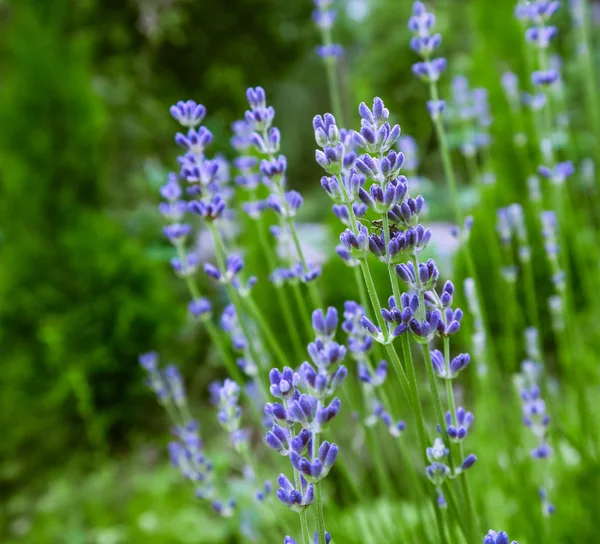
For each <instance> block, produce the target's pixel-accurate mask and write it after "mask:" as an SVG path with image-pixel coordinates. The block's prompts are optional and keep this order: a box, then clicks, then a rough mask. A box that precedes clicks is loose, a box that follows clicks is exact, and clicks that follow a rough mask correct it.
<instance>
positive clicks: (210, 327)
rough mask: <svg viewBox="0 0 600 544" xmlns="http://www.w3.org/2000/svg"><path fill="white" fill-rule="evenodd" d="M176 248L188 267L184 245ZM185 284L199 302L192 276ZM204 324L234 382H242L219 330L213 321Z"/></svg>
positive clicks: (196, 287) (182, 262) (198, 292)
mask: <svg viewBox="0 0 600 544" xmlns="http://www.w3.org/2000/svg"><path fill="white" fill-rule="evenodd" d="M175 248H176V249H177V255H178V257H179V260H180V261H181V264H182V265H183V267H184V268H185V267H186V266H187V262H186V261H187V258H186V255H185V250H184V248H183V245H182V244H176V245H175ZM185 282H186V285H187V288H188V291H189V293H190V296H191V297H192V300H198V299H199V298H200V290H199V289H198V286H197V285H196V282H195V281H194V280H193V278H192V277H191V276H186V277H185ZM202 322H203V324H204V326H205V327H206V332H207V333H208V335H209V336H210V339H211V341H212V343H213V345H214V346H215V347H216V348H217V351H218V352H219V355H220V356H221V360H222V361H223V364H224V365H225V367H226V368H227V372H228V373H229V375H230V376H231V377H232V378H233V379H234V380H236V381H241V379H242V375H241V373H240V370H239V368H238V367H237V365H236V364H235V361H234V360H233V358H232V357H231V354H230V353H229V351H228V350H227V348H226V347H225V345H224V343H223V339H222V337H221V334H220V332H219V330H218V329H217V328H216V327H215V325H214V323H213V322H212V321H210V319H205V320H202Z"/></svg>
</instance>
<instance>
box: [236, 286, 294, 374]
mask: <svg viewBox="0 0 600 544" xmlns="http://www.w3.org/2000/svg"><path fill="white" fill-rule="evenodd" d="M243 300H244V302H245V306H246V308H247V309H248V310H249V311H250V313H251V314H252V316H253V317H254V319H255V320H256V322H257V323H258V326H259V327H260V329H261V330H262V332H263V334H264V335H265V338H266V339H267V342H268V343H269V345H270V346H271V349H272V350H273V352H274V353H275V357H276V358H277V360H278V361H279V364H280V365H281V366H286V365H287V364H288V363H289V358H288V357H287V356H286V355H285V353H284V352H283V349H282V347H281V346H280V345H279V342H278V341H277V339H276V338H275V335H274V334H273V331H272V330H271V327H270V326H269V324H268V323H267V321H266V319H265V317H264V316H263V315H262V312H261V311H260V309H259V307H258V306H257V305H256V303H255V302H254V300H253V299H252V298H251V297H250V296H248V297H245V298H244V299H243ZM264 362H266V361H264ZM260 363H261V361H257V364H260Z"/></svg>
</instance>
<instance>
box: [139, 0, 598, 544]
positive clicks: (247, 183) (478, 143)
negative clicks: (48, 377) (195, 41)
mask: <svg viewBox="0 0 600 544" xmlns="http://www.w3.org/2000/svg"><path fill="white" fill-rule="evenodd" d="M314 3H315V11H314V14H313V19H314V23H315V25H316V26H317V28H318V30H319V32H320V35H321V38H322V40H321V43H320V45H319V46H318V47H317V53H318V55H319V56H320V57H321V58H322V60H323V64H324V68H325V73H326V76H327V82H328V87H329V92H330V102H331V109H332V112H333V113H329V112H327V113H322V114H320V115H316V116H315V117H314V119H313V120H312V126H313V131H314V139H315V142H316V151H315V160H316V163H317V164H318V166H319V167H320V168H321V169H322V177H321V179H320V185H321V187H322V189H323V191H324V192H322V193H321V198H323V199H325V198H329V199H330V200H331V206H332V208H331V209H332V212H333V217H335V219H336V221H338V223H337V224H338V225H339V228H338V234H339V243H338V244H337V247H336V248H335V255H332V256H331V258H332V259H340V260H341V262H343V263H344V264H345V265H346V268H345V269H344V272H339V277H338V278H336V279H337V281H339V282H344V283H345V284H347V285H348V289H349V290H350V291H352V292H353V293H354V297H353V298H352V299H351V300H347V301H345V303H344V306H343V310H342V308H339V309H338V308H336V307H334V306H331V305H329V306H328V305H327V304H326V301H328V293H327V292H326V290H324V289H323V288H322V283H321V281H322V279H323V277H324V276H326V275H327V268H328V266H329V265H330V262H329V260H328V259H329V256H327V257H325V258H322V254H323V253H325V248H326V246H327V244H325V243H324V242H323V241H319V244H318V247H316V248H314V247H311V246H312V245H314V241H313V242H310V241H308V240H306V239H304V238H303V227H304V225H303V223H302V220H301V219H302V206H303V197H302V195H301V194H300V193H299V192H298V191H296V190H294V189H292V188H291V184H292V183H293V180H290V179H288V171H287V160H286V157H285V156H284V155H283V154H281V150H280V147H281V142H282V140H283V139H285V137H286V135H285V134H282V133H281V132H280V130H279V129H278V128H277V126H276V124H275V119H276V112H275V109H274V108H273V106H271V105H270V104H269V101H268V95H267V92H266V91H265V89H263V88H262V87H260V86H257V87H252V88H249V89H248V90H247V92H246V98H247V102H248V109H247V110H246V111H245V113H244V115H243V117H242V118H241V119H240V120H239V121H237V122H236V123H234V125H233V127H232V131H233V137H232V138H231V145H232V148H233V150H234V151H235V158H233V160H232V161H230V162H228V161H227V159H226V158H224V157H223V156H220V155H215V154H213V153H211V145H212V144H213V134H212V133H211V131H210V130H209V129H208V128H207V127H206V126H205V125H204V124H203V123H204V121H205V118H206V117H207V116H209V115H210V112H207V108H205V106H204V105H201V104H199V103H197V102H195V101H193V100H187V101H181V102H178V103H177V104H175V105H173V106H172V107H171V110H170V113H171V115H172V117H173V118H174V119H175V120H176V121H177V122H178V123H179V124H180V125H181V132H178V133H177V134H176V136H175V142H176V143H177V144H178V145H179V146H180V148H181V149H182V154H181V155H180V156H179V157H178V163H179V165H178V168H179V170H178V172H177V173H171V174H169V176H168V179H167V181H166V183H165V184H164V185H163V186H162V187H161V189H160V195H161V197H162V202H161V203H160V204H159V212H160V214H161V215H162V217H163V218H164V221H165V226H164V229H163V232H164V235H165V237H166V238H167V239H168V241H169V242H170V243H171V244H172V246H173V248H174V257H173V259H172V261H171V264H172V268H173V270H174V272H175V273H176V274H177V275H178V276H179V277H181V279H182V280H183V282H184V283H185V284H186V286H187V289H188V292H189V300H188V302H187V303H188V309H189V314H190V316H191V317H192V318H193V319H194V320H197V322H198V323H199V324H200V325H201V326H202V327H203V328H204V329H205V330H206V333H207V335H208V338H209V339H210V341H211V343H212V345H213V346H214V350H215V354H216V357H218V360H219V362H220V365H221V369H222V377H223V379H222V381H220V382H216V383H214V384H213V385H212V386H211V388H210V398H211V402H212V404H213V406H214V412H211V411H207V410H204V411H202V412H201V413H199V414H197V415H194V414H192V413H191V409H190V407H189V405H188V398H187V396H186V392H185V387H184V379H183V377H182V375H181V373H180V372H179V370H178V369H177V367H176V366H174V365H167V366H164V367H163V366H161V364H160V360H159V359H160V358H159V355H158V354H157V353H155V352H148V353H145V354H143V355H141V356H140V363H141V365H142V366H143V368H144V369H145V371H146V372H147V383H148V384H149V386H150V387H151V388H152V390H153V391H154V392H155V394H156V396H157V399H158V401H159V403H160V404H161V405H162V406H163V407H164V408H165V410H166V411H167V413H168V415H169V417H170V419H171V420H172V423H173V435H174V437H173V440H172V442H171V443H170V444H169V448H168V450H169V456H170V459H171V463H172V464H173V465H174V467H175V468H176V469H177V470H178V471H180V473H181V475H182V477H183V479H184V480H187V481H188V482H189V483H190V484H191V488H192V489H191V490H190V501H192V500H194V495H195V497H196V499H197V500H198V501H199V502H200V504H199V505H198V508H203V507H204V505H207V507H210V508H212V510H213V511H214V516H215V518H216V519H219V518H230V523H232V526H233V527H234V532H235V533H236V534H237V539H238V540H239V541H240V542H241V541H243V542H247V541H253V542H254V541H256V542H267V541H268V542H276V541H281V540H283V541H284V543H287V544H291V543H294V542H298V543H301V544H310V543H312V542H315V543H318V544H327V543H329V542H330V541H332V542H379V541H382V540H386V541H390V542H391V541H407V542H418V543H427V542H436V543H437V542H441V543H462V542H467V543H474V542H481V541H483V542H484V543H486V544H505V543H506V544H508V542H509V537H508V535H507V533H506V532H505V531H508V532H509V533H510V535H511V536H512V537H514V538H517V539H518V540H519V542H521V544H523V543H526V542H531V543H533V542H541V541H543V542H564V541H567V540H568V539H569V538H568V536H567V535H566V534H564V533H563V534H561V533H560V532H559V531H557V526H558V527H565V526H566V525H568V523H567V524H566V525H565V523H561V524H559V525H557V522H556V519H557V518H561V517H563V518H564V519H567V520H568V519H570V518H572V516H574V515H579V514H574V512H575V511H576V509H577V508H576V507H575V506H574V505H573V504H572V503H573V501H575V502H577V496H576V495H571V494H574V493H575V491H573V490H574V489H576V486H575V483H574V474H576V473H577V474H584V473H585V471H586V470H592V468H591V467H593V466H597V462H598V455H599V454H600V451H599V443H598V440H599V435H598V424H597V417H595V413H594V407H595V397H596V395H597V387H598V370H597V365H596V364H595V363H594V360H595V358H594V357H595V353H596V352H597V346H596V338H595V335H594V332H597V331H595V327H596V325H595V324H596V323H597V318H596V317H595V315H596V312H597V311H598V309H599V304H600V296H599V291H598V289H597V286H596V283H597V280H598V270H599V265H600V260H599V257H600V255H599V253H598V245H597V243H596V240H597V232H596V231H597V223H598V220H599V216H598V202H597V199H593V201H591V202H586V200H587V199H588V197H587V196H586V195H588V194H589V192H590V186H591V185H592V184H597V183H599V182H600V178H599V177H598V176H597V175H596V171H595V165H596V161H597V160H598V156H597V155H598V153H597V150H598V149H599V147H598V142H599V141H600V131H599V127H600V123H599V119H598V107H597V101H598V99H597V96H596V92H595V84H594V82H595V81H596V79H595V74H594V65H593V63H592V61H591V59H590V52H589V44H588V39H589V24H590V23H589V17H588V16H587V11H588V10H589V6H587V5H586V4H585V3H584V2H583V0H574V1H572V2H571V3H570V5H569V6H568V7H569V8H570V10H571V15H572V26H573V31H572V34H573V39H574V40H576V42H577V51H578V56H577V58H575V59H570V60H569V62H571V60H572V61H573V62H578V63H580V64H581V75H582V76H583V78H584V80H585V82H586V85H585V90H586V107H587V108H588V115H589V121H590V128H591V132H593V133H594V135H593V136H592V135H591V136H590V137H591V138H596V140H595V142H596V143H595V144H594V146H592V147H591V149H593V150H595V151H596V156H591V157H585V158H584V160H581V158H582V157H581V153H582V146H576V145H575V144H574V142H573V140H572V138H571V134H570V126H569V115H570V111H571V110H570V108H571V104H569V102H568V100H567V93H566V91H565V89H566V88H567V87H568V85H569V82H568V80H567V79H566V78H564V77H563V74H562V72H561V66H560V62H559V60H558V59H557V58H556V56H555V55H554V54H553V53H552V48H553V43H554V40H555V39H556V37H557V35H558V33H559V31H558V28H557V26H554V23H553V21H554V20H555V18H556V17H557V12H558V10H559V8H561V7H562V8H563V9H564V8H565V6H561V4H560V3H559V2H557V1H549V0H534V1H531V2H519V3H518V5H516V6H515V17H516V20H517V21H518V23H519V24H521V25H522V30H523V32H522V39H523V40H525V41H526V44H527V46H526V51H527V58H526V59H525V62H526V64H527V66H528V69H529V72H530V79H529V80H526V81H522V82H519V80H518V78H517V76H516V75H515V74H514V73H512V72H510V71H505V72H504V73H502V74H500V73H499V74H498V78H499V79H501V82H502V87H503V89H504V91H505V97H504V100H505V104H504V107H505V111H508V112H509V116H510V122H511V126H512V127H513V135H512V136H513V137H512V139H511V141H510V142H508V145H510V146H512V147H514V151H515V154H516V155H517V156H518V158H519V161H520V172H521V176H522V180H521V191H520V194H519V199H518V200H519V201H518V202H510V201H507V198H506V191H505V188H504V183H503V179H502V177H501V176H500V175H499V174H498V171H497V166H498V165H497V161H496V160H495V159H494V153H495V147H496V146H497V145H499V144H498V142H497V141H495V139H494V137H493V130H492V129H493V123H494V115H495V112H494V111H493V109H492V106H491V104H490V101H489V97H488V92H487V91H486V89H484V88H477V87H475V88H472V87H471V86H470V83H469V81H468V80H467V78H466V77H465V76H463V75H456V76H455V77H454V78H453V80H452V83H451V91H450V92H449V93H447V95H446V94H445V93H444V91H443V89H442V88H441V87H440V81H441V80H442V78H443V77H444V75H445V72H446V71H448V70H449V67H450V66H451V65H452V59H449V60H447V59H446V58H445V57H442V56H439V55H441V54H442V52H443V47H444V45H443V40H442V36H441V34H440V33H438V32H436V18H435V15H434V13H433V12H432V11H431V10H430V8H429V7H428V6H426V5H425V4H423V3H422V2H420V1H417V2H415V3H414V5H413V8H412V15H411V16H410V19H409V20H408V21H407V23H408V28H409V30H410V33H411V35H412V38H411V39H410V42H409V43H406V55H411V56H412V57H413V58H414V61H415V62H414V64H413V66H412V71H413V73H414V75H415V76H416V77H417V78H418V79H420V80H422V82H423V93H424V96H425V95H426V96H425V98H424V99H423V104H422V105H423V108H426V111H427V112H428V117H429V122H430V124H431V127H432V131H433V133H434V135H435V139H436V142H437V147H438V151H439V154H440V158H441V164H442V169H443V178H444V179H443V180H440V183H439V184H438V186H437V190H438V191H439V192H442V193H443V195H444V197H443V200H444V202H445V203H446V206H447V208H448V210H449V215H450V216H451V217H452V220H453V227H452V229H451V234H452V237H453V240H454V246H455V249H454V252H453V255H452V259H451V262H450V265H448V264H446V265H445V266H442V265H441V264H438V263H439V262H441V261H439V260H438V262H436V257H437V255H438V254H443V253H444V245H445V244H447V243H448V240H447V238H446V239H441V238H440V234H439V232H436V229H435V228H434V226H433V225H431V224H430V221H429V219H428V216H427V214H428V210H429V205H428V200H427V199H426V198H425V197H424V196H422V195H421V194H420V188H421V187H422V186H423V185H424V184H423V180H422V179H421V178H420V176H419V168H420V165H421V164H422V163H423V162H425V161H427V160H428V159H429V156H428V154H427V153H428V152H426V153H425V154H423V156H422V157H421V161H419V160H418V158H417V149H416V144H415V142H414V140H412V139H411V138H410V137H407V136H404V135H401V128H400V125H399V124H397V123H394V122H393V119H395V118H396V117H400V118H401V117H402V112H393V111H389V110H388V108H387V107H386V106H385V105H384V102H383V101H382V100H381V99H380V98H378V97H375V98H373V99H372V100H369V103H368V104H367V103H365V102H361V103H360V104H359V105H358V107H357V109H356V110H355V111H356V113H355V114H354V115H352V116H351V117H350V116H348V117H347V118H346V117H345V116H344V113H345V112H344V108H343V104H344V100H343V95H342V92H341V84H340V72H341V60H342V59H343V56H344V49H343V48H342V47H341V46H340V45H338V44H336V43H334V42H333V40H332V35H333V31H334V30H335V28H334V23H335V21H336V12H335V11H334V9H333V5H332V4H333V1H332V0H314ZM440 9H443V8H441V7H440ZM579 107H581V106H579ZM308 122H309V120H308V119H307V123H308ZM501 143H502V142H501ZM503 145H504V143H503ZM586 151H587V150H586ZM578 161H579V164H580V166H577V167H576V166H575V165H576V164H577V163H578ZM457 163H458V164H459V165H460V166H459V167H460V169H463V168H464V169H465V171H466V172H467V180H466V182H467V184H468V185H469V190H470V192H471V193H473V194H474V195H475V198H474V201H473V202H471V203H468V202H465V201H464V199H463V198H461V195H462V194H463V192H464V191H465V187H463V185H465V183H464V181H463V183H460V182H461V181H462V180H461V179H460V176H459V175H458V174H457V170H456V168H457ZM232 172H233V173H232ZM442 181H443V182H442ZM316 183H317V180H315V184H316ZM482 215H484V216H486V218H485V219H484V220H481V217H482ZM243 229H246V233H245V234H246V236H241V231H242V230H243ZM200 230H201V231H203V232H205V233H207V235H208V239H210V249H209V251H208V252H207V251H206V247H204V246H202V242H201V241H200V242H199V241H198V240H199V239H200V238H199V236H198V232H199V231H200ZM323 232H325V231H323ZM248 235H250V236H251V237H252V238H255V239H256V240H257V241H258V245H257V246H252V247H253V248H254V249H253V251H257V252H260V258H261V259H263V260H264V263H265V265H266V266H267V267H268V278H263V277H260V281H261V282H263V281H267V282H270V288H269V290H268V291H266V292H270V293H271V294H272V297H273V300H274V303H275V304H276V306H277V309H276V313H275V315H271V314H266V313H265V310H264V309H265V308H267V305H266V304H265V301H264V300H262V299H261V297H259V296H257V295H256V290H255V285H256V283H257V281H258V276H260V272H257V273H256V275H254V274H253V273H254V271H253V270H248V267H247V266H246V260H247V259H246V257H247V256H248V249H247V248H245V247H244V240H245V239H247V237H248ZM474 235H477V237H478V239H479V240H483V242H484V246H483V247H484V248H485V252H486V255H485V259H486V260H489V262H491V263H492V264H493V270H492V273H491V274H482V273H481V267H480V266H478V261H479V260H480V259H481V258H482V249H481V246H475V245H474V244H473V243H472V242H473V240H472V238H473V236H474ZM203 240H206V238H203ZM201 246H202V247H201ZM540 248H542V250H541V251H540V250H539V249H540ZM319 250H321V251H320V252H319ZM207 255H208V256H207ZM379 271H384V274H381V273H380V272H379ZM201 274H204V275H205V276H206V277H208V278H210V279H211V280H212V281H214V282H216V284H217V285H218V289H217V292H218V293H220V294H221V295H222V298H221V299H213V300H209V298H208V297H207V296H206V293H203V292H202V291H201V285H205V284H201V283H200V282H199V281H198V278H199V276H200V275H201ZM461 274H462V275H461ZM540 276H542V277H543V278H545V279H546V280H547V281H541V282H540V281H538V279H537V278H539V277H540ZM263 292H265V291H263ZM222 299H226V304H224V305H223V304H222ZM490 300H492V301H493V304H489V301H490ZM490 308H492V309H495V315H493V316H492V315H490ZM207 393H208V392H207ZM212 417H216V418H217V420H218V422H219V424H220V425H221V427H222V429H223V431H224V433H226V434H227V435H228V436H229V444H230V447H231V448H232V452H234V455H233V456H231V457H229V459H230V460H231V461H230V462H229V463H227V464H226V466H223V465H222V464H220V465H218V464H216V463H215V462H214V461H213V458H214V456H215V455H218V453H217V452H216V451H215V450H214V449H213V448H212V447H211V445H210V440H209V437H208V436H206V435H203V433H202V426H203V424H204V423H203V421H204V420H205V419H208V418H212ZM211 438H212V437H211ZM205 441H206V442H205ZM586 467H587V468H586ZM182 485H183V484H182ZM590 507H591V506H590ZM583 508H586V507H585V506H583ZM365 511H367V512H368V514H367V515H363V513H364V512H365ZM353 512H356V515H353ZM223 523H226V521H225V520H224V521H223ZM588 529H590V528H589V527H588ZM372 530H373V531H374V532H371V531H372ZM497 531H498V532H497ZM590 531H591V529H590ZM580 534H581V535H583V534H584V533H580ZM591 535H592V532H590V533H589V534H588V535H587V536H588V537H589V538H591Z"/></svg>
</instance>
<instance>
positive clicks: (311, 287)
mask: <svg viewBox="0 0 600 544" xmlns="http://www.w3.org/2000/svg"><path fill="white" fill-rule="evenodd" d="M286 221H287V224H288V228H289V231H290V234H291V235H292V240H293V241H294V246H295V248H296V253H298V258H299V259H300V262H301V263H302V268H303V269H304V272H308V270H309V269H308V263H307V261H306V258H305V257H304V252H303V251H302V246H301V245H300V238H299V237H298V232H297V231H296V225H295V224H294V220H293V219H292V218H291V217H288V218H287V219H286ZM306 285H307V287H308V294H309V295H310V298H311V304H312V305H313V310H316V309H317V308H323V301H322V300H321V296H320V295H319V291H318V289H317V286H316V285H315V282H314V281H309V282H308V283H307V284H306Z"/></svg>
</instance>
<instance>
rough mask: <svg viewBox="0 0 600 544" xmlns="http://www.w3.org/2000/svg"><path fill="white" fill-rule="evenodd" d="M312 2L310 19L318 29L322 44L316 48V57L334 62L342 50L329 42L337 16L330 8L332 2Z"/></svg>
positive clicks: (314, 0)
mask: <svg viewBox="0 0 600 544" xmlns="http://www.w3.org/2000/svg"><path fill="white" fill-rule="evenodd" d="M313 2H314V4H315V10H314V11H313V13H312V18H313V21H314V23H315V26H316V27H317V28H318V29H319V32H320V34H321V40H322V44H321V45H320V46H318V47H317V55H319V57H321V58H322V59H324V60H326V61H329V60H335V59H336V58H338V57H341V56H342V55H343V54H344V48H343V47H342V46H341V45H339V44H337V43H332V41H331V29H332V27H333V23H335V19H336V16H337V13H336V11H335V10H334V9H333V8H332V4H333V0H313Z"/></svg>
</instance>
